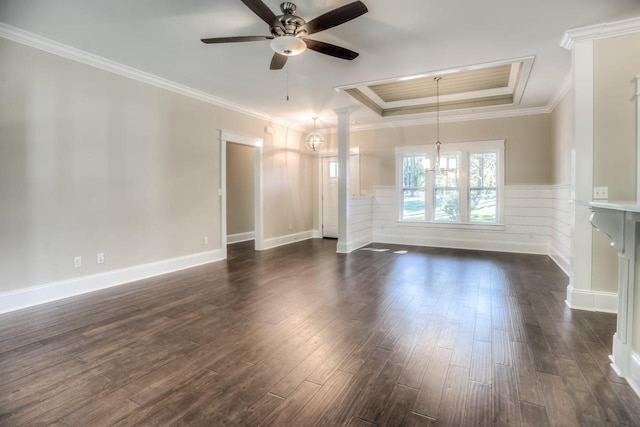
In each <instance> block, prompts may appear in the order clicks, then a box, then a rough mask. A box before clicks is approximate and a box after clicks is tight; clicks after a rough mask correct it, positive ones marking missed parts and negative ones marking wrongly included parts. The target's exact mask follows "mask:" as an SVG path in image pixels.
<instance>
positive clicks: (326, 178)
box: [322, 157, 338, 239]
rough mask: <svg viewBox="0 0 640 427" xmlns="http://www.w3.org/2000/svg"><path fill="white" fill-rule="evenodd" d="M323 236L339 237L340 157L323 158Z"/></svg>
mask: <svg viewBox="0 0 640 427" xmlns="http://www.w3.org/2000/svg"><path fill="white" fill-rule="evenodd" d="M322 237H330V238H334V239H337V238H338V158H337V157H325V158H323V159H322Z"/></svg>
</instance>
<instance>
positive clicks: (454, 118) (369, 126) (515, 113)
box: [326, 106, 551, 133]
mask: <svg viewBox="0 0 640 427" xmlns="http://www.w3.org/2000/svg"><path fill="white" fill-rule="evenodd" d="M549 113H551V110H550V109H549V107H548V106H544V107H532V108H515V109H511V110H497V111H484V112H479V113H468V114H456V115H451V116H440V123H456V122H470V121H474V120H490V119H503V118H508V117H520V116H533V115H538V114H549ZM435 122H436V119H435V117H421V118H416V119H407V120H394V121H388V122H380V123H363V124H357V123H356V124H352V125H351V126H350V130H352V131H364V130H376V129H387V128H398V127H411V126H423V125H431V124H434V123H435ZM326 132H327V133H336V132H337V129H336V128H328V129H327V130H326Z"/></svg>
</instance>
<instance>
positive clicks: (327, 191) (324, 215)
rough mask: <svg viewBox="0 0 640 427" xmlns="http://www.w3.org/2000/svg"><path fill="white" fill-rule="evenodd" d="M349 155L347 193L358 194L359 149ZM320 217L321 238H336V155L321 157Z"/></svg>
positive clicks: (354, 195)
mask: <svg viewBox="0 0 640 427" xmlns="http://www.w3.org/2000/svg"><path fill="white" fill-rule="evenodd" d="M351 151H352V152H351V154H350V155H349V189H348V191H349V194H350V195H351V197H357V196H359V195H360V150H359V148H358V147H354V148H352V149H351ZM320 169H321V171H320V181H321V184H320V219H321V221H320V222H321V224H320V225H321V228H322V237H323V238H331V239H337V238H338V178H339V177H338V156H336V155H330V156H325V157H322V162H321V167H320Z"/></svg>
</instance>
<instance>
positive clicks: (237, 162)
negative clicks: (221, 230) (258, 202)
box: [227, 144, 255, 235]
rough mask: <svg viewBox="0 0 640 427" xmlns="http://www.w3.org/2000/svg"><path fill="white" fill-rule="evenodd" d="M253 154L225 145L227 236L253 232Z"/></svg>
mask: <svg viewBox="0 0 640 427" xmlns="http://www.w3.org/2000/svg"><path fill="white" fill-rule="evenodd" d="M254 152H255V148H253V147H249V146H247V145H240V144H227V235H232V234H238V233H248V232H253V231H254V225H253V224H254V197H255V195H254V183H253V179H254V173H253V168H254V158H255V155H254Z"/></svg>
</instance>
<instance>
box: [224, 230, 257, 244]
mask: <svg viewBox="0 0 640 427" xmlns="http://www.w3.org/2000/svg"><path fill="white" fill-rule="evenodd" d="M255 238H256V233H255V232H253V231H247V232H246V233H237V234H227V244H229V245H230V244H232V243H240V242H248V241H249V240H253V239H255Z"/></svg>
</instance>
